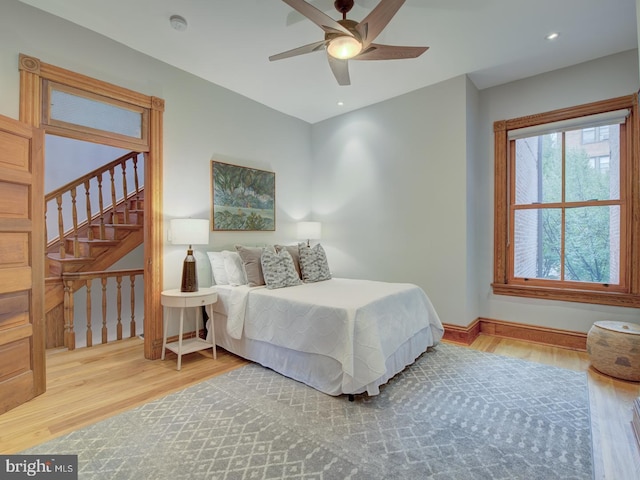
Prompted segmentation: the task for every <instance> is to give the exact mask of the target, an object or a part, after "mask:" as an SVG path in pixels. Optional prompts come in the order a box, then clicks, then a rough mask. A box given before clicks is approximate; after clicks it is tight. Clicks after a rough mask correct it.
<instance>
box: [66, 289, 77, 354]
mask: <svg viewBox="0 0 640 480" xmlns="http://www.w3.org/2000/svg"><path fill="white" fill-rule="evenodd" d="M64 344H65V346H66V347H67V348H68V349H69V350H75V348H76V333H75V331H74V327H73V280H67V281H65V282H64Z"/></svg>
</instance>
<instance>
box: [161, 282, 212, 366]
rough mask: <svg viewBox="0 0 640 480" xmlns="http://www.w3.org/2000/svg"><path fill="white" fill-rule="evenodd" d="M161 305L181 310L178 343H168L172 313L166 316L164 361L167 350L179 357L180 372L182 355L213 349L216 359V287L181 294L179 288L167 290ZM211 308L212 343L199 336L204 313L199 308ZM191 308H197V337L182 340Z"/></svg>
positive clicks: (163, 344) (163, 341)
mask: <svg viewBox="0 0 640 480" xmlns="http://www.w3.org/2000/svg"><path fill="white" fill-rule="evenodd" d="M160 295H161V303H162V306H163V307H173V308H179V309H180V330H179V333H178V341H177V342H171V343H167V331H168V326H169V322H170V321H172V319H171V315H169V313H170V312H165V315H164V335H163V339H162V360H164V354H165V352H166V351H167V349H169V350H171V351H172V352H174V353H176V354H177V355H178V370H180V367H181V366H182V355H184V354H186V353H191V352H197V351H199V350H205V349H207V348H211V349H212V350H213V358H214V359H215V358H216V335H215V330H214V329H213V308H212V305H213V304H214V303H216V302H217V301H218V293H217V292H216V289H215V288H214V287H209V288H201V289H199V290H198V291H197V292H181V291H180V289H179V288H176V289H173V290H165V291H164V292H162V293H161V294H160ZM202 306H204V307H205V308H206V307H208V308H209V318H210V319H211V322H210V323H211V332H210V333H211V342H207V341H206V340H203V339H201V338H200V337H198V336H197V334H198V332H200V328H199V325H200V319H201V318H202V313H201V311H200V308H199V307H202ZM190 307H197V308H196V337H195V338H189V339H187V340H184V341H183V340H182V333H183V332H182V330H183V327H184V312H185V309H187V308H190Z"/></svg>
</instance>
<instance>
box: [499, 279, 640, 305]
mask: <svg viewBox="0 0 640 480" xmlns="http://www.w3.org/2000/svg"><path fill="white" fill-rule="evenodd" d="M491 286H492V287H493V293H494V294H495V295H508V296H512V297H526V298H539V299H541V300H557V301H561V302H578V303H592V304H597V305H611V306H615V307H630V308H640V295H633V294H630V293H612V292H593V291H586V290H569V289H558V288H545V287H529V286H522V285H507V284H501V283H493V284H491Z"/></svg>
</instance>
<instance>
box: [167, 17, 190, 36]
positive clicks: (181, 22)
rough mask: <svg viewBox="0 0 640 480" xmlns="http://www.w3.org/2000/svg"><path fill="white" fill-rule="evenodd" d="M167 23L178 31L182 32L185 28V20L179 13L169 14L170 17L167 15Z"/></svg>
mask: <svg viewBox="0 0 640 480" xmlns="http://www.w3.org/2000/svg"><path fill="white" fill-rule="evenodd" d="M169 24H170V25H171V28H173V29H174V30H177V31H179V32H184V31H185V30H186V29H187V21H186V20H185V19H184V17H181V16H180V15H171V17H169Z"/></svg>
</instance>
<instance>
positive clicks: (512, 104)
mask: <svg viewBox="0 0 640 480" xmlns="http://www.w3.org/2000/svg"><path fill="white" fill-rule="evenodd" d="M638 77H639V73H638V53H637V51H636V50H633V51H628V52H623V53H620V54H617V55H612V56H609V57H605V58H601V59H598V60H594V61H591V62H586V63H582V64H579V65H575V66H573V67H569V68H564V69H561V70H556V71H553V72H549V73H546V74H543V75H537V76H535V77H530V78H527V79H524V80H520V81H517V82H512V83H509V84H506V85H502V86H498V87H494V88H490V89H486V90H483V91H481V92H480V112H481V119H480V124H479V132H478V133H479V149H480V155H479V156H478V158H477V161H478V162H479V163H478V165H477V172H478V178H477V182H478V185H477V186H478V190H477V198H476V201H475V202H474V203H475V204H476V205H477V208H476V215H477V217H478V219H479V221H478V224H477V225H478V229H479V231H478V235H477V239H478V242H479V246H480V251H481V254H480V255H479V256H478V257H477V262H478V280H477V283H478V285H479V287H480V305H481V310H480V316H482V317H486V318H492V319H497V320H507V321H513V322H519V323H525V324H531V325H541V326H546V327H554V328H561V329H566V330H573V331H579V332H586V331H588V330H589V328H591V325H592V324H593V322H595V321H599V320H619V321H635V322H637V321H638V319H639V318H640V311H639V310H638V309H630V308H620V307H607V306H601V305H588V304H581V303H572V302H557V301H549V300H537V299H521V298H517V297H508V296H500V295H493V294H492V293H491V286H490V284H491V281H492V279H493V122H495V121H497V120H506V119H509V118H514V117H520V116H524V115H531V114H535V113H542V112H546V111H549V110H554V109H558V108H563V107H570V106H575V105H580V104H583V103H589V102H594V101H597V100H604V99H608V98H614V97H618V96H622V95H629V94H632V93H634V92H636V91H638V88H639V86H640V81H639V79H638Z"/></svg>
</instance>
